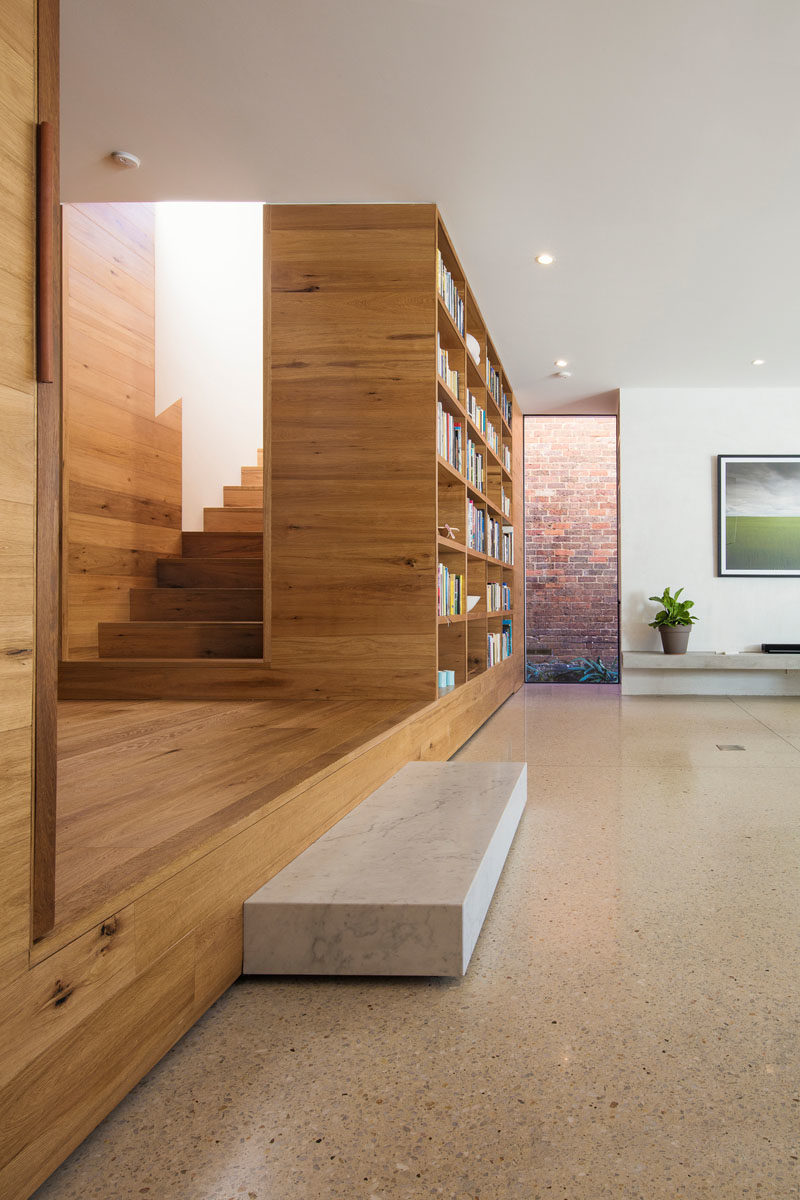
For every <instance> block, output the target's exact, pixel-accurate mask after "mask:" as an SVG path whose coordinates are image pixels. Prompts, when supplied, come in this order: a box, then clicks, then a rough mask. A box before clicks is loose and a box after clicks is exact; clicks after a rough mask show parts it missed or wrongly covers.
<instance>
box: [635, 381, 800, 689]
mask: <svg viewBox="0 0 800 1200" xmlns="http://www.w3.org/2000/svg"><path fill="white" fill-rule="evenodd" d="M794 453H797V454H800V388H781V389H778V388H773V389H768V388H764V389H760V388H747V389H744V388H741V389H736V388H625V389H623V390H622V391H621V392H620V587H621V630H620V633H621V643H622V650H623V655H624V652H625V651H626V650H650V651H660V649H661V643H660V640H659V637H658V634H657V633H656V631H655V630H653V629H650V628H649V627H648V621H651V620H652V619H653V616H654V615H655V613H656V611H657V607H656V605H654V604H652V603H651V602H649V601H648V599H647V597H648V596H651V595H660V593H661V592H662V591H663V590H664V588H665V587H667V586H669V587H671V588H675V587H681V586H683V587H684V588H685V595H686V597H687V598H689V599H691V600H694V602H695V610H694V611H695V612H696V613H697V615H698V617H699V618H700V619H699V621H698V622H697V624H696V625H695V626H694V627H693V629H692V635H691V640H690V647H689V648H690V650H705V651H720V650H723V651H738V652H742V651H754V650H760V649H761V644H762V642H800V578H777V579H776V578H736V577H731V576H727V577H724V578H720V577H719V576H718V575H717V532H716V530H717V455H718V454H794ZM645 676H647V679H646V678H645ZM646 682H647V683H648V684H649V685H650V686H648V687H646V688H645V687H644V686H643V685H644V684H645V683H646ZM634 690H637V691H638V690H649V691H657V692H667V691H673V692H704V693H709V694H720V693H745V694H746V693H784V694H785V693H789V692H792V693H796V692H798V691H800V672H798V673H797V675H795V674H794V673H792V674H791V675H788V676H787V675H785V674H783V673H781V672H760V671H759V672H741V673H739V672H736V671H726V672H724V673H723V672H713V671H703V672H699V671H698V672H694V671H693V672H685V671H680V672H673V671H670V672H666V671H665V672H663V674H661V675H659V674H658V673H657V672H652V673H651V672H647V673H644V672H641V673H640V672H638V671H637V672H633V671H630V672H626V671H625V670H624V669H623V691H634Z"/></svg>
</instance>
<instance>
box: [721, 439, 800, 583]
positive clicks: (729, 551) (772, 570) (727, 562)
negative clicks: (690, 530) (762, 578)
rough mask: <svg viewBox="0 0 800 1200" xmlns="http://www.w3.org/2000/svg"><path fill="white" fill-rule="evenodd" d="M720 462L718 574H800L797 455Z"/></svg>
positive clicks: (734, 457)
mask: <svg viewBox="0 0 800 1200" xmlns="http://www.w3.org/2000/svg"><path fill="white" fill-rule="evenodd" d="M718 462H719V515H720V523H719V524H720V528H719V573H720V575H800V455H795V454H786V455H778V454H772V455H744V454H736V455H725V454H720V455H719V458H718Z"/></svg>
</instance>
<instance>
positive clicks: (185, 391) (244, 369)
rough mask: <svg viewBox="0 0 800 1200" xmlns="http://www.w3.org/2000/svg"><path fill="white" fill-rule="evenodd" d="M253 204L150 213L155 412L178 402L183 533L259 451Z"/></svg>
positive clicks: (259, 289) (257, 230) (259, 293)
mask: <svg viewBox="0 0 800 1200" xmlns="http://www.w3.org/2000/svg"><path fill="white" fill-rule="evenodd" d="M262 212H263V209H262V206H261V205H260V204H196V203H192V204H190V203H186V204H184V203H178V204H171V203H170V204H157V205H156V411H157V412H161V411H162V410H163V409H165V408H167V407H168V406H169V405H170V404H173V403H174V402H175V401H176V400H177V399H179V398H182V399H183V528H184V529H202V527H203V508H204V507H206V506H208V507H218V506H220V505H221V504H222V487H223V484H238V483H239V482H240V468H241V467H243V466H249V465H253V466H254V465H255V462H256V450H257V449H258V448H259V446H261V444H262V437H263V435H262V422H263V417H262V412H263V400H262V391H263V353H262V312H263V286H262V276H263V250H262V244H263V234H262Z"/></svg>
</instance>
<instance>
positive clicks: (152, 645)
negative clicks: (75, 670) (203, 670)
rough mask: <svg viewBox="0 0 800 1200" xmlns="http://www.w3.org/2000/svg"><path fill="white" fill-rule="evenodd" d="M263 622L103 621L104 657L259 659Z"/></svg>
mask: <svg viewBox="0 0 800 1200" xmlns="http://www.w3.org/2000/svg"><path fill="white" fill-rule="evenodd" d="M262 629H263V626H262V623H261V621H260V620H257V621H225V620H220V621H202V620H195V619H192V618H191V617H190V618H189V619H188V620H187V619H186V618H184V619H183V620H172V621H157V620H156V621H147V620H133V621H101V623H100V626H99V647H100V654H101V655H102V657H103V658H167V659H172V658H260V657H261V645H262Z"/></svg>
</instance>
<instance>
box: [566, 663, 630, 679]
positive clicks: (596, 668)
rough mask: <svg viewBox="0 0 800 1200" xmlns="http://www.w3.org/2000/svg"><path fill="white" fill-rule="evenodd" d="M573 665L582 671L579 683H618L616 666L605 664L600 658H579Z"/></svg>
mask: <svg viewBox="0 0 800 1200" xmlns="http://www.w3.org/2000/svg"><path fill="white" fill-rule="evenodd" d="M570 665H572V664H570ZM575 666H576V667H577V669H578V670H579V671H581V672H582V674H581V678H580V682H581V683H619V670H618V668H617V667H616V666H606V664H605V663H604V662H603V660H602V658H579V659H577V660H576V663H575Z"/></svg>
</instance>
